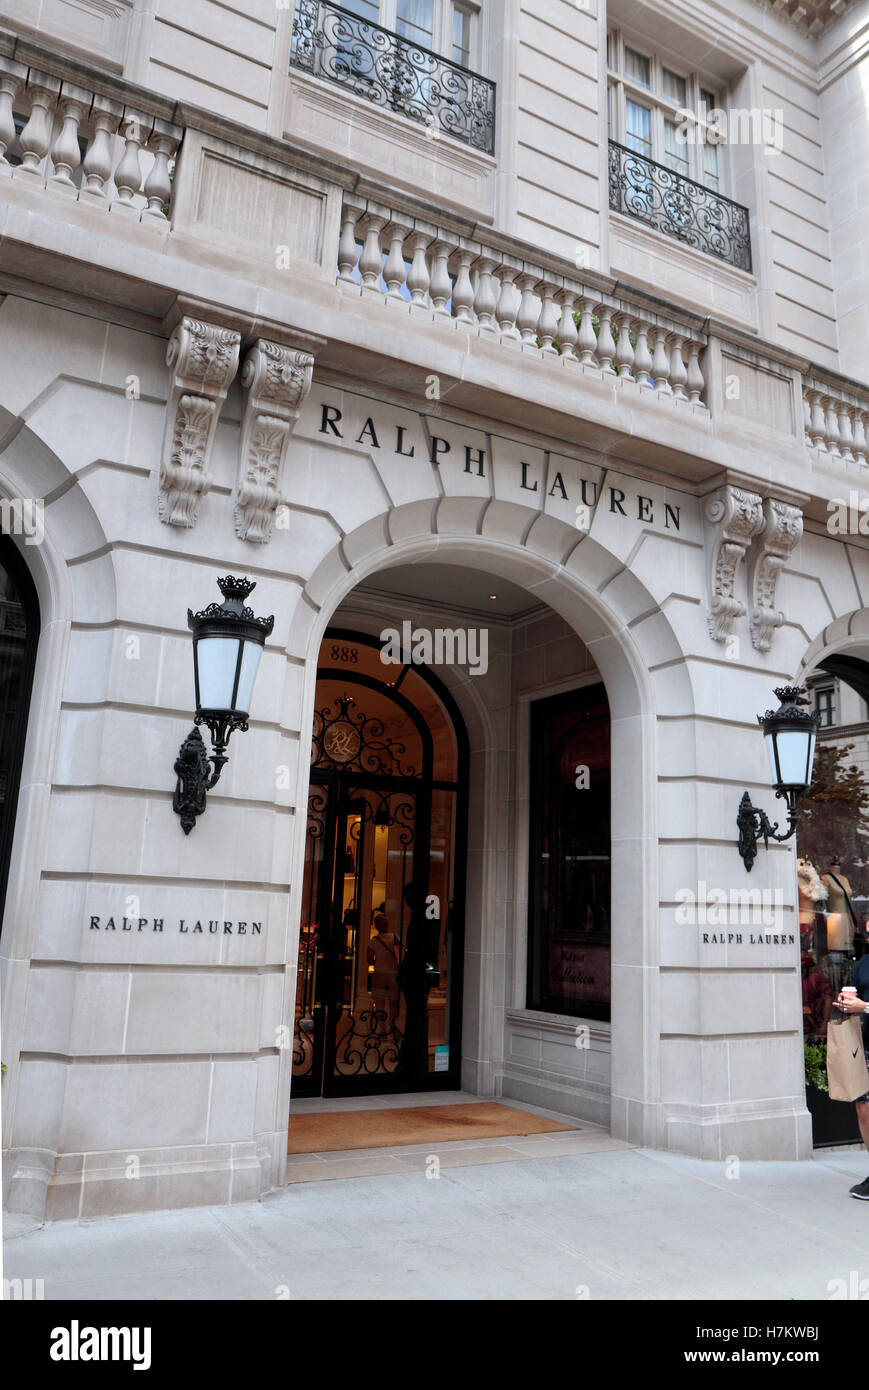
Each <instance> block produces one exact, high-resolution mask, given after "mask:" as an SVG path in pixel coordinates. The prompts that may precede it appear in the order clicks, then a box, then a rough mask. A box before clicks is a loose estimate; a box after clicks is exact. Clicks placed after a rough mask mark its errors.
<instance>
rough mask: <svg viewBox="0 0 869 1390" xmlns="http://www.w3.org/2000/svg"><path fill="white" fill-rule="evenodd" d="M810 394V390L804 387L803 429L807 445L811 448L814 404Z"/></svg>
mask: <svg viewBox="0 0 869 1390" xmlns="http://www.w3.org/2000/svg"><path fill="white" fill-rule="evenodd" d="M810 394H811V393H810V392H809V391H808V389H807V388H806V387H805V386H804V387H803V429H804V431H805V436H806V444H807V445H808V446H809V447H811V444H812V402H811V401H810V399H809V396H810Z"/></svg>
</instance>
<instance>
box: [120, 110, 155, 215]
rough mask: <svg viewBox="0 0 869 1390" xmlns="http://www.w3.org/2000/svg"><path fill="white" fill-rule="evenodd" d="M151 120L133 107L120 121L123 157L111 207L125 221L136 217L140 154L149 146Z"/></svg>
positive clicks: (140, 176) (140, 170)
mask: <svg viewBox="0 0 869 1390" xmlns="http://www.w3.org/2000/svg"><path fill="white" fill-rule="evenodd" d="M153 125H154V121H153V117H151V116H148V115H146V114H145V112H144V111H137V110H135V109H134V108H133V107H130V106H127V107H125V108H124V114H123V116H122V118H121V130H120V134H121V137H122V139H123V141H124V153H123V155H122V156H121V162H120V163H119V165H118V167H117V169H116V170H115V188H116V189H117V190H118V196H117V198H115V200H114V202H113V203H112V212H121V213H123V214H124V215H125V216H128V217H136V218H138V217H139V215H140V214H139V208H138V207H137V205H136V201H135V200H136V196H137V195H138V194H139V193H141V191H142V150H143V149H144V147H145V145H146V144H147V142H148V139H149V138H150V135H151V130H152V128H153Z"/></svg>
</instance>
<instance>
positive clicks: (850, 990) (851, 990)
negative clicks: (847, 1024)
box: [842, 985, 857, 999]
mask: <svg viewBox="0 0 869 1390" xmlns="http://www.w3.org/2000/svg"><path fill="white" fill-rule="evenodd" d="M842 993H843V994H853V996H854V998H855V999H856V998H857V991H856V989H855V988H854V986H853V985H845V988H844V989H843V990H842Z"/></svg>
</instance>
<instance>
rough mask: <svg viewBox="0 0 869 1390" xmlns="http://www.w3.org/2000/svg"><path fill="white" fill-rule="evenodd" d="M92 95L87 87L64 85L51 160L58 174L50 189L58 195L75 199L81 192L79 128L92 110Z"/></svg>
mask: <svg viewBox="0 0 869 1390" xmlns="http://www.w3.org/2000/svg"><path fill="white" fill-rule="evenodd" d="M90 105H91V98H90V93H89V92H86V91H85V89H84V87H75V86H73V85H72V84H71V83H69V82H64V84H63V87H62V89H61V93H60V98H59V100H58V103H57V110H58V114H59V116H60V121H61V124H60V130H59V131H58V132H57V136H56V138H55V141H54V144H53V145H52V147H51V155H50V161H51V164H53V166H54V173H53V174H51V175H50V176H49V178H48V182H47V187H48V188H52V189H55V190H56V191H57V192H58V193H66V194H67V195H72V197H73V198H74V197H75V196H76V195H77V193H78V189H77V188H76V186H75V183H74V181H73V176H74V174H75V172H76V170H77V169H78V166H79V165H80V164H81V149H80V147H79V143H78V132H79V127H80V126H81V123H82V121H83V119H84V117H85V116H86V115H87V113H88V111H89V110H90Z"/></svg>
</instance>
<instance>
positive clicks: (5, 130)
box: [0, 58, 27, 177]
mask: <svg viewBox="0 0 869 1390" xmlns="http://www.w3.org/2000/svg"><path fill="white" fill-rule="evenodd" d="M26 81H27V69H26V67H24V65H23V64H22V63H15V62H13V61H12V59H11V58H0V177H2V176H3V175H6V176H7V177H8V176H10V175H11V173H12V165H11V164H10V163H9V160H8V159H7V158H6V151H7V150H8V149H10V148H11V146H12V145H14V144H15V134H16V132H15V117H14V115H13V109H12V108H13V105H14V103H15V99H16V97H17V96H18V93H19V92H20V91H21V90H22V88H23V86H24V84H25V82H26Z"/></svg>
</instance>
